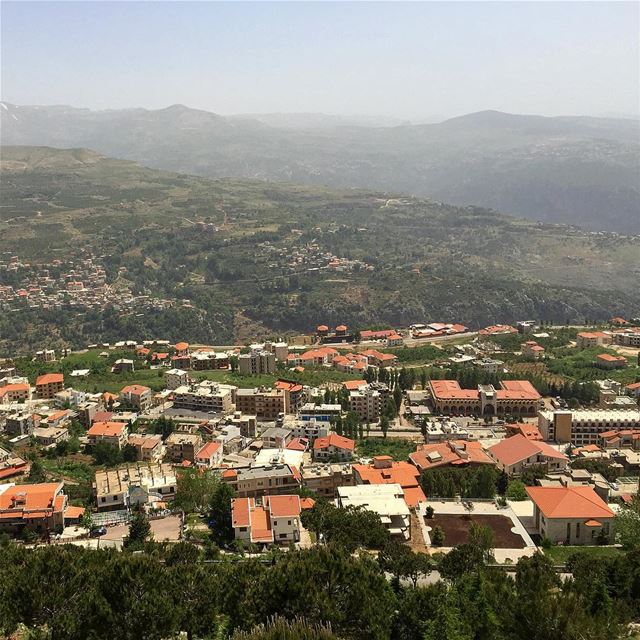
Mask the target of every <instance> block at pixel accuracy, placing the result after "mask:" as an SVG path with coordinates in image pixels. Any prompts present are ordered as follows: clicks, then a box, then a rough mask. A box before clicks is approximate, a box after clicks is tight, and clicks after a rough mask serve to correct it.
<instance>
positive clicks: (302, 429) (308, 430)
mask: <svg viewBox="0 0 640 640" xmlns="http://www.w3.org/2000/svg"><path fill="white" fill-rule="evenodd" d="M285 424H287V427H289V428H290V429H291V435H292V436H293V437H294V438H298V439H303V440H306V441H307V442H309V443H310V444H312V445H313V443H314V442H315V440H316V438H322V437H323V436H328V435H329V430H330V426H329V424H328V423H327V422H324V421H323V422H316V421H315V420H304V421H303V420H295V421H292V422H290V423H285Z"/></svg>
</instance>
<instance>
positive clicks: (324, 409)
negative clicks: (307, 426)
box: [298, 402, 342, 425]
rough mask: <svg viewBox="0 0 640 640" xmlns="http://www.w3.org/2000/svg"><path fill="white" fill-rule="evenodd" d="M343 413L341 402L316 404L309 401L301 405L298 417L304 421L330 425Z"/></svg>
mask: <svg viewBox="0 0 640 640" xmlns="http://www.w3.org/2000/svg"><path fill="white" fill-rule="evenodd" d="M341 415H342V407H341V406H340V405H339V404H324V403H322V404H314V403H313V402H307V403H306V404H303V405H302V406H301V407H300V410H299V411H298V418H299V419H300V421H301V422H303V423H309V422H320V423H324V424H325V425H328V424H329V423H330V422H331V421H332V420H335V419H336V418H339V417H340V416H341Z"/></svg>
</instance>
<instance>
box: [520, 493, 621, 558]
mask: <svg viewBox="0 0 640 640" xmlns="http://www.w3.org/2000/svg"><path fill="white" fill-rule="evenodd" d="M526 491H527V493H528V494H529V497H530V498H531V500H532V502H533V504H534V514H533V518H534V523H535V526H536V529H537V530H538V533H539V534H540V535H541V536H542V537H543V538H548V539H549V540H551V541H552V542H560V543H564V544H571V545H576V544H588V545H594V544H596V542H597V541H599V537H600V536H602V537H604V539H605V540H607V541H608V540H610V539H611V536H612V533H613V522H614V513H613V511H612V510H611V509H610V508H609V506H608V505H607V503H606V502H605V501H604V500H602V498H600V497H599V496H598V494H597V493H596V492H595V491H594V490H593V489H592V488H591V487H588V486H569V487H526Z"/></svg>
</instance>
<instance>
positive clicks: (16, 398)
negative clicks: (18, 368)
mask: <svg viewBox="0 0 640 640" xmlns="http://www.w3.org/2000/svg"><path fill="white" fill-rule="evenodd" d="M30 399H31V386H30V385H29V384H28V383H27V382H13V383H9V384H5V385H4V386H3V387H0V404H11V403H13V402H27V401H28V400H30Z"/></svg>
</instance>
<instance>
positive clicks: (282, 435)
mask: <svg viewBox="0 0 640 640" xmlns="http://www.w3.org/2000/svg"><path fill="white" fill-rule="evenodd" d="M260 438H261V440H262V442H263V444H264V447H265V448H267V449H284V448H285V447H286V446H287V444H288V443H289V442H290V440H291V439H292V438H293V434H292V433H291V429H286V428H284V427H269V428H268V429H265V430H264V431H263V432H262V433H261V434H260Z"/></svg>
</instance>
